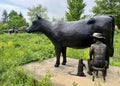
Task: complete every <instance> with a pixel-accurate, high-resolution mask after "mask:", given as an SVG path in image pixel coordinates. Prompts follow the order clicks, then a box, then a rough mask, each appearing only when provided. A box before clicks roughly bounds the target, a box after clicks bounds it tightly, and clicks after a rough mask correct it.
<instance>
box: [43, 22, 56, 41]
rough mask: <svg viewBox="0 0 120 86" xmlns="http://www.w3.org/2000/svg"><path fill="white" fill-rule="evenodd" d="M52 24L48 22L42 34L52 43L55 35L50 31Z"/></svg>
mask: <svg viewBox="0 0 120 86" xmlns="http://www.w3.org/2000/svg"><path fill="white" fill-rule="evenodd" d="M52 27H53V26H52V24H51V23H50V22H49V21H48V22H47V23H46V25H45V28H44V29H43V31H42V33H44V34H45V35H46V36H47V37H48V38H49V39H50V40H51V41H52V42H53V41H54V37H55V34H54V32H53V30H52Z"/></svg>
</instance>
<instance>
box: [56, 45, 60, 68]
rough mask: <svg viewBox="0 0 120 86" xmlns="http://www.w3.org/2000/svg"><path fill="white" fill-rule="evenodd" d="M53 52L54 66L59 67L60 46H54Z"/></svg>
mask: <svg viewBox="0 0 120 86" xmlns="http://www.w3.org/2000/svg"><path fill="white" fill-rule="evenodd" d="M55 52H56V64H55V67H59V65H60V54H61V48H60V47H55Z"/></svg>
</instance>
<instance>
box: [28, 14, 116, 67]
mask: <svg viewBox="0 0 120 86" xmlns="http://www.w3.org/2000/svg"><path fill="white" fill-rule="evenodd" d="M114 27H115V25H114V17H113V16H96V17H94V18H90V19H85V20H79V21H71V22H64V21H58V22H57V23H55V24H52V23H51V22H49V21H47V20H45V19H44V18H41V17H39V16H36V19H35V20H34V21H33V22H32V25H31V26H30V27H29V28H28V29H27V32H29V33H31V32H42V33H44V34H45V35H46V36H47V37H48V38H49V39H50V40H51V42H52V43H53V45H54V46H55V52H56V64H55V67H59V64H60V55H61V53H62V56H63V62H62V65H65V64H66V62H67V60H66V48H67V47H71V48H76V49H82V48H87V47H89V46H90V45H91V43H92V34H93V33H94V32H99V33H102V34H103V35H104V36H105V37H106V41H105V43H106V45H107V46H108V52H107V56H106V60H107V61H108V62H109V57H110V56H111V57H112V56H113V53H114V48H113V38H114Z"/></svg>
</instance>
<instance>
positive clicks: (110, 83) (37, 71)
mask: <svg viewBox="0 0 120 86" xmlns="http://www.w3.org/2000/svg"><path fill="white" fill-rule="evenodd" d="M55 60H56V59H55V58H51V59H48V60H44V61H43V62H41V63H40V62H32V63H29V64H26V65H24V66H23V67H24V68H25V69H26V70H29V71H30V72H31V73H32V74H33V75H34V76H35V78H36V79H39V78H40V77H41V76H45V75H46V74H47V73H50V74H52V78H51V80H52V82H53V83H54V85H55V86H73V83H74V82H75V83H77V84H78V85H77V86H119V85H120V67H114V66H110V67H109V69H108V70H107V77H106V82H104V80H103V78H102V74H101V73H99V77H98V78H95V81H94V82H93V81H92V76H90V75H88V74H87V70H88V69H85V70H84V73H85V75H86V77H78V76H73V75H69V72H71V73H72V74H76V73H77V66H78V60H77V59H71V58H68V62H67V64H66V66H63V65H60V67H58V68H55V67H54V64H55ZM61 60H62V58H61ZM84 63H85V64H86V62H84ZM86 66H87V64H86Z"/></svg>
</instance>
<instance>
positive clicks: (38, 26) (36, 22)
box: [26, 15, 45, 33]
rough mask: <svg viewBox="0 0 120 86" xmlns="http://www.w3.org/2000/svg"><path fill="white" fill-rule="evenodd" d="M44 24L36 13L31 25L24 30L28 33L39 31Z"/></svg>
mask: <svg viewBox="0 0 120 86" xmlns="http://www.w3.org/2000/svg"><path fill="white" fill-rule="evenodd" d="M44 25H45V24H44V21H43V19H42V18H41V17H39V16H38V15H37V16H36V18H35V20H34V21H33V22H32V25H31V26H30V27H28V28H27V30H26V31H27V32H28V33H31V32H41V31H42V28H44Z"/></svg>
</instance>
